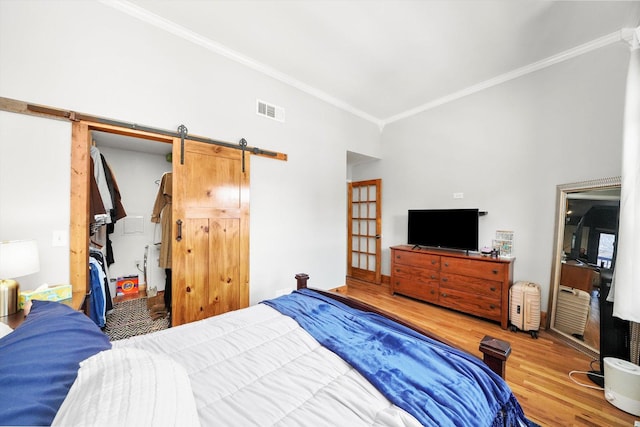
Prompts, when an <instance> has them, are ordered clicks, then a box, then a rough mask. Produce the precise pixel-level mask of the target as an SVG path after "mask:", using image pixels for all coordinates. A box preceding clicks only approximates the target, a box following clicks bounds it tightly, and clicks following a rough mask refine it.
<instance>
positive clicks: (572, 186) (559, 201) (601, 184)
mask: <svg viewBox="0 0 640 427" xmlns="http://www.w3.org/2000/svg"><path fill="white" fill-rule="evenodd" d="M621 185H622V178H621V177H619V176H615V177H610V178H602V179H595V180H591V181H581V182H572V183H569V184H561V185H558V186H557V187H556V220H555V231H554V248H553V258H552V266H551V281H550V284H551V288H550V292H549V302H548V305H547V307H550V308H551V311H550V314H551V315H550V316H547V322H546V325H545V326H546V329H547V330H550V331H554V332H556V333H558V334H561V335H562V336H564V337H567V338H568V339H570V340H572V341H573V342H574V343H575V344H576V345H578V346H580V347H582V348H584V349H585V350H588V351H590V352H593V351H595V350H594V349H593V348H591V347H590V346H587V345H586V344H584V343H582V342H581V341H579V340H578V339H576V338H573V337H569V336H568V335H566V334H563V333H562V332H561V331H558V330H557V329H554V328H552V325H553V324H554V321H555V317H556V302H557V298H556V295H557V294H558V287H559V285H560V273H561V266H562V251H563V244H564V228H565V222H566V218H567V213H566V206H567V199H568V196H569V194H572V193H580V192H584V191H592V190H606V189H612V188H620V187H621ZM597 353H598V354H599V350H598V351H597Z"/></svg>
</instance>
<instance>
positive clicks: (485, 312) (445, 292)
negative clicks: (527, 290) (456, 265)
mask: <svg viewBox="0 0 640 427" xmlns="http://www.w3.org/2000/svg"><path fill="white" fill-rule="evenodd" d="M438 304H440V305H442V306H444V307H449V308H452V309H454V310H458V311H462V312H464V313H468V314H473V315H475V316H480V317H484V318H486V319H491V320H496V321H500V320H501V315H502V304H501V303H500V300H495V299H493V298H487V297H483V296H480V295H470V294H468V293H466V292H464V291H460V290H456V289H443V288H440V295H439V300H438Z"/></svg>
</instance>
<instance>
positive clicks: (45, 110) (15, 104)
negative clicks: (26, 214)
mask: <svg viewBox="0 0 640 427" xmlns="http://www.w3.org/2000/svg"><path fill="white" fill-rule="evenodd" d="M0 110H4V111H10V112H13V113H21V114H29V115H35V116H41V117H49V118H56V119H63V120H64V119H66V120H70V121H87V122H94V123H100V124H105V125H110V126H118V127H121V128H124V129H131V130H136V131H141V132H149V133H155V134H159V135H163V136H169V137H174V138H180V140H181V148H180V153H181V155H180V157H181V159H180V163H181V164H182V163H183V162H184V140H185V138H186V139H189V140H191V141H197V142H204V143H206V144H213V145H219V146H222V147H227V148H232V149H235V150H241V151H242V160H243V162H242V163H243V172H244V154H245V152H249V153H251V154H254V155H257V156H263V157H269V158H272V159H276V160H284V161H286V160H287V155H286V154H284V153H278V152H275V151H269V150H263V149H261V148H258V147H250V146H248V144H247V140H246V139H244V138H242V139H240V141H239V142H238V143H237V144H234V143H232V142H227V141H220V140H217V139H212V138H207V137H203V136H196V135H189V136H187V127H186V126H185V125H184V124H181V125H180V126H179V127H178V129H177V131H169V130H166V129H159V128H154V127H149V126H144V125H139V124H137V123H129V122H123V121H119V120H113V119H107V118H104V117H98V116H92V115H89V114H84V113H78V112H76V111H70V110H63V109H60V108H54V107H48V106H44V105H37V104H30V103H27V102H24V101H18V100H14V99H10V98H4V97H0Z"/></svg>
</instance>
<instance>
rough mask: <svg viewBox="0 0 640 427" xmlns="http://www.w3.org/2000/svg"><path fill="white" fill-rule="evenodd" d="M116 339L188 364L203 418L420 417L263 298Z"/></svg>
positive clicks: (206, 421)
mask: <svg viewBox="0 0 640 427" xmlns="http://www.w3.org/2000/svg"><path fill="white" fill-rule="evenodd" d="M113 347H114V349H121V348H137V349H142V350H146V351H147V352H149V353H152V354H158V355H166V356H168V357H169V358H171V359H173V360H174V361H176V362H178V364H180V365H181V366H182V367H184V369H185V370H186V372H187V374H188V377H189V380H190V383H191V388H192V390H193V397H194V398H195V404H196V408H197V412H198V416H199V418H200V423H201V425H203V426H210V425H227V426H247V425H279V426H300V425H313V426H322V425H326V426H335V425H348V426H358V425H369V426H371V425H379V426H382V425H384V426H418V425H420V423H419V422H418V421H417V420H416V419H415V418H414V417H413V416H412V415H410V414H408V413H407V412H405V411H404V410H402V409H400V408H398V407H396V406H394V405H393V404H391V403H390V402H389V401H388V400H387V399H386V398H385V397H384V396H383V395H382V394H380V392H378V390H377V389H376V388H375V387H373V386H372V385H371V384H370V383H369V382H368V381H367V380H366V379H365V378H364V377H362V376H361V375H360V374H359V373H358V372H356V371H355V370H354V369H353V368H352V367H351V366H350V365H349V364H347V363H346V362H344V361H343V360H342V359H340V358H339V357H338V356H336V355H335V354H334V353H332V352H330V351H329V350H327V349H325V348H324V347H322V346H321V345H320V344H318V342H317V341H316V340H315V339H314V338H312V337H311V336H310V335H309V334H308V333H307V332H306V331H304V330H303V329H302V328H301V327H299V326H298V324H297V323H296V322H295V321H294V320H292V319H291V318H289V317H287V316H284V315H282V314H280V313H279V312H277V311H276V310H274V309H272V308H270V307H268V306H266V305H264V304H258V305H256V306H253V307H250V308H247V309H244V310H239V311H235V312H231V313H226V314H223V315H220V316H216V317H212V318H209V319H205V320H202V321H199V322H194V323H190V324H187V325H184V326H180V327H176V328H171V329H167V330H164V331H161V332H157V333H154V334H150V335H142V336H138V337H133V338H129V339H126V340H122V341H115V342H114V343H113ZM111 351H113V350H111ZM150 392H151V391H150ZM113 410H114V411H117V410H118V409H117V408H114V409H113Z"/></svg>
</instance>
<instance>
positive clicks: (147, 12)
mask: <svg viewBox="0 0 640 427" xmlns="http://www.w3.org/2000/svg"><path fill="white" fill-rule="evenodd" d="M104 3H105V4H108V5H110V6H112V7H114V8H116V9H119V10H121V11H123V12H126V13H128V14H130V15H132V16H135V17H137V18H139V19H141V20H144V21H146V22H148V23H151V24H153V25H156V26H158V27H161V28H164V29H166V30H167V31H171V32H172V33H174V34H176V35H178V36H181V37H184V38H186V39H188V40H190V41H192V42H194V43H198V44H200V45H202V46H204V47H206V48H208V49H209V50H211V51H213V52H214V53H216V54H222V55H225V56H227V57H229V58H231V59H233V60H236V61H239V62H241V63H243V64H245V65H247V66H249V67H252V68H254V69H257V70H259V71H261V72H264V73H266V74H268V75H270V76H272V77H274V78H277V79H279V80H281V81H283V82H285V83H287V84H291V85H293V86H295V87H297V88H299V89H301V90H303V91H306V92H308V93H310V94H312V95H314V96H317V97H319V98H321V99H324V100H326V101H328V102H330V103H332V104H334V105H336V106H338V107H340V108H343V109H345V110H348V111H351V112H353V113H354V114H358V115H359V116H361V117H364V118H366V119H368V120H371V121H373V122H375V123H378V124H379V125H380V126H383V125H384V124H386V123H389V122H391V121H394V120H397V119H399V118H402V117H405V116H408V115H411V114H413V113H415V112H417V111H421V110H424V109H426V108H429V107H430V106H432V105H437V104H441V103H444V102H446V101H447V100H449V99H455V98H456V97H459V96H464V94H466V93H472V92H473V91H475V90H479V89H480V88H483V87H486V86H487V85H491V84H495V83H496V82H500V81H504V80H505V79H509V78H517V77H518V76H519V75H522V74H524V73H526V72H528V71H531V70H535V69H537V68H536V67H538V68H539V67H540V66H545V65H549V64H553V63H555V62H554V61H556V60H562V59H563V58H567V57H571V56H573V55H577V54H580V53H583V52H585V51H589V50H591V49H596V48H599V47H601V46H604V45H607V44H611V43H615V42H619V40H620V30H621V29H623V28H637V27H638V26H639V25H640V1H536V0H446V1H440V0H427V1H419V0H408V1H407V0H377V1H375V0H341V1H338V0H323V1H320V0H300V1H294V0H284V1H272V0H263V1H260V0H252V1H246V0H244V1H243V0H236V1H207V0H182V1H177V0H129V1H126V0H104ZM256 96H258V94H256Z"/></svg>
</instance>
